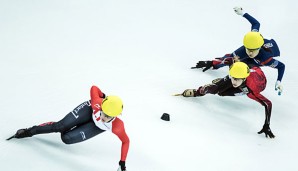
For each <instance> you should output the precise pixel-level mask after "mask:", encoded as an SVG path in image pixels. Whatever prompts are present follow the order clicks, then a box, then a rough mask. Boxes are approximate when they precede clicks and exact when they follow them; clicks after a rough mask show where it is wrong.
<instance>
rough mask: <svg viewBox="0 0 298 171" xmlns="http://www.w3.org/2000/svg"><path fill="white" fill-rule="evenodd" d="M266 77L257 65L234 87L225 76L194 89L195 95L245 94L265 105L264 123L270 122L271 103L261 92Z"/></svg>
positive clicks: (264, 85)
mask: <svg viewBox="0 0 298 171" xmlns="http://www.w3.org/2000/svg"><path fill="white" fill-rule="evenodd" d="M266 83H267V80H266V77H265V75H264V73H263V71H262V70H261V69H260V68H259V67H253V68H251V69H250V75H249V76H248V77H247V78H246V80H245V81H244V82H243V84H242V85H240V86H239V87H237V88H234V87H233V85H232V82H231V78H230V77H229V76H226V77H224V78H221V79H216V80H213V81H212V84H207V85H205V86H201V87H199V88H198V90H197V91H196V96H204V95H205V94H218V95H219V96H238V95H245V94H246V95H247V96H248V97H249V98H251V99H253V100H255V101H257V102H259V103H260V104H261V105H262V106H264V107H265V115H266V119H265V124H268V125H269V124H270V118H271V110H272V103H271V101H270V100H269V99H267V98H266V97H264V96H263V95H262V94H261V92H262V91H263V90H264V89H265V88H266Z"/></svg>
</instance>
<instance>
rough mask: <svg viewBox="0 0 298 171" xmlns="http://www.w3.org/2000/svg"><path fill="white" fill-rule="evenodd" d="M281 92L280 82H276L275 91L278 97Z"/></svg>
mask: <svg viewBox="0 0 298 171" xmlns="http://www.w3.org/2000/svg"><path fill="white" fill-rule="evenodd" d="M282 90H283V87H282V85H281V83H280V81H279V80H277V81H276V83H275V91H277V93H278V95H281V93H282Z"/></svg>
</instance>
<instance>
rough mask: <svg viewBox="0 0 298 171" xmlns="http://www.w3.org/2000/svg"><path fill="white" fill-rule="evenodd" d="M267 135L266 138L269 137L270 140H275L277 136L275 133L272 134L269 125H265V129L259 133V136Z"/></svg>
mask: <svg viewBox="0 0 298 171" xmlns="http://www.w3.org/2000/svg"><path fill="white" fill-rule="evenodd" d="M262 133H265V135H266V138H267V137H268V136H269V138H274V137H275V136H274V135H273V133H272V132H271V129H270V127H269V124H264V126H263V128H262V130H261V131H259V132H258V134H262Z"/></svg>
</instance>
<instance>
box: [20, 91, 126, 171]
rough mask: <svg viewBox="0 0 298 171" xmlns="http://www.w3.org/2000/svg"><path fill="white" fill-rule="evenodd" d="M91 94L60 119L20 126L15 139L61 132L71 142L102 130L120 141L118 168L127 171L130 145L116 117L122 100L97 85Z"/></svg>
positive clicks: (92, 135)
mask: <svg viewBox="0 0 298 171" xmlns="http://www.w3.org/2000/svg"><path fill="white" fill-rule="evenodd" d="M90 95H91V100H89V101H86V102H84V103H82V104H80V105H79V106H78V107H76V108H75V109H74V110H73V111H71V112H70V113H68V114H67V115H66V116H65V117H64V118H63V119H62V120H60V121H58V122H47V123H44V124H41V125H38V126H33V127H31V128H28V129H20V130H18V131H17V133H16V134H15V135H14V138H25V137H32V136H33V135H36V134H46V133H52V132H60V133H61V139H62V141H63V142H64V143H65V144H74V143H79V142H82V141H85V140H87V139H90V138H92V137H94V136H96V135H98V134H100V133H102V132H104V131H111V132H112V133H114V134H116V135H117V136H118V137H119V139H120V140H121V141H122V148H121V158H120V161H119V169H118V171H126V166H125V160H126V156H127V153H128V148H129V138H128V136H127V134H126V132H125V129H124V124H123V121H122V120H120V119H119V118H118V117H117V116H118V115H120V114H121V113H122V109H123V103H122V100H121V99H120V98H119V97H118V96H105V94H104V93H102V92H101V90H100V89H99V88H98V87H96V86H92V87H91V91H90Z"/></svg>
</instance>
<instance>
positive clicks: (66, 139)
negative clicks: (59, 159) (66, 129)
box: [61, 134, 73, 144]
mask: <svg viewBox="0 0 298 171" xmlns="http://www.w3.org/2000/svg"><path fill="white" fill-rule="evenodd" d="M61 140H62V142H64V144H73V143H72V140H71V138H70V136H68V135H62V134H61Z"/></svg>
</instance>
